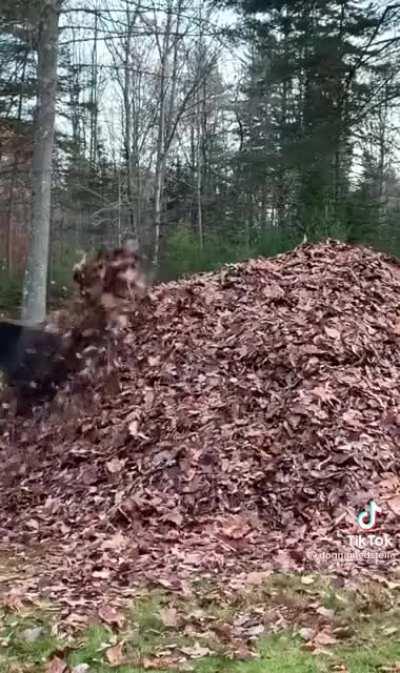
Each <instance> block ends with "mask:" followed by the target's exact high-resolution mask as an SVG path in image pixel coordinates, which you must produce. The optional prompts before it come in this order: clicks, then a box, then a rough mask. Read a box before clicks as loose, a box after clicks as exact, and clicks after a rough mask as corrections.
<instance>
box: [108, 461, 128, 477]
mask: <svg viewBox="0 0 400 673" xmlns="http://www.w3.org/2000/svg"><path fill="white" fill-rule="evenodd" d="M124 464H125V463H124V461H123V460H119V459H118V458H113V459H112V460H109V461H108V463H106V467H107V470H108V471H109V472H110V473H111V474H118V472H121V470H122V469H123V467H124Z"/></svg>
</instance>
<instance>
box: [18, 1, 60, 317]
mask: <svg viewBox="0 0 400 673" xmlns="http://www.w3.org/2000/svg"><path fill="white" fill-rule="evenodd" d="M60 4H61V3H60V0H43V4H42V12H41V17H40V23H39V39H38V65H37V79H38V92H37V107H36V117H35V131H34V148H33V160H32V218H31V231H30V245H29V252H28V260H27V267H26V272H25V282H24V290H23V306H22V318H23V319H24V320H25V321H27V322H32V323H34V322H40V321H42V320H43V319H44V318H45V316H46V299H47V273H48V256H49V242H50V208H51V175H52V158H53V149H54V127H55V113H56V92H57V60H58V22H59V10H60Z"/></svg>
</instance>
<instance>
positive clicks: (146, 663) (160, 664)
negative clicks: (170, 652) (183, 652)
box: [141, 656, 179, 671]
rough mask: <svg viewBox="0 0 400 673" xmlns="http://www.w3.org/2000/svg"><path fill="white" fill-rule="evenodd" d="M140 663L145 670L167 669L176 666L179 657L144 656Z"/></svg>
mask: <svg viewBox="0 0 400 673" xmlns="http://www.w3.org/2000/svg"><path fill="white" fill-rule="evenodd" d="M141 665H142V666H143V668H144V669H145V670H154V671H158V670H168V669H170V668H177V667H178V665H179V657H163V656H160V657H151V658H150V657H144V658H143V659H142V660H141Z"/></svg>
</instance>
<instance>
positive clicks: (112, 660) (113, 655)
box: [105, 640, 125, 666]
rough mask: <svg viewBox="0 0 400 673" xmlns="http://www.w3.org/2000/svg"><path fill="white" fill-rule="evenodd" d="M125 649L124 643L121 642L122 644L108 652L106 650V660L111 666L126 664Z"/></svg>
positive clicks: (109, 649) (110, 648)
mask: <svg viewBox="0 0 400 673" xmlns="http://www.w3.org/2000/svg"><path fill="white" fill-rule="evenodd" d="M123 649H124V641H123V640H121V642H120V643H118V644H117V645H114V647H109V648H108V650H106V653H105V654H106V659H107V661H108V663H109V664H110V665H111V666H121V665H122V664H123V663H124V662H125V655H124V653H123Z"/></svg>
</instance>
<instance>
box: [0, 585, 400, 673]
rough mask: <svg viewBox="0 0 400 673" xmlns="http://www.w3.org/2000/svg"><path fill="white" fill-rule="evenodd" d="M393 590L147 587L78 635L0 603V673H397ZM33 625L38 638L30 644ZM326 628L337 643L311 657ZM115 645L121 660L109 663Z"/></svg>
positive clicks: (399, 619)
mask: <svg viewBox="0 0 400 673" xmlns="http://www.w3.org/2000/svg"><path fill="white" fill-rule="evenodd" d="M389 586H390V585H389ZM398 591H399V590H398V589H397V588H396V586H395V587H394V588H393V587H391V588H388V586H385V585H384V584H382V583H378V582H369V583H364V584H362V585H360V586H359V587H357V588H355V589H352V590H349V589H343V588H340V587H339V588H338V587H337V586H336V584H335V581H334V580H333V579H331V578H328V577H320V576H311V577H309V576H307V577H306V578H301V577H299V576H295V575H283V574H281V575H273V576H271V577H269V578H267V579H266V580H265V581H264V582H262V583H260V584H257V585H256V586H254V585H252V584H249V585H246V584H244V585H243V586H240V587H239V588H236V589H234V590H231V589H227V588H226V587H221V586H218V584H213V583H211V582H207V583H200V582H198V583H194V584H193V585H192V591H191V594H190V595H188V596H185V597H182V596H179V595H176V594H173V593H168V592H167V591H153V590H143V591H142V592H141V594H140V595H138V596H137V598H136V600H135V601H134V602H133V604H131V605H127V606H126V608H125V609H124V611H123V612H122V611H121V610H120V609H118V614H119V615H123V618H124V619H123V624H122V623H121V625H120V627H116V626H115V625H107V624H103V623H102V622H101V619H100V618H99V617H98V616H96V615H94V616H93V617H92V618H91V620H90V624H91V625H90V626H87V627H86V628H85V629H83V630H79V631H73V630H71V628H69V627H68V626H67V625H66V624H65V623H63V621H62V620H61V619H60V617H59V614H60V613H59V611H58V610H57V608H56V607H52V606H50V605H47V604H43V605H38V604H37V605H34V606H32V605H31V606H29V605H27V606H26V607H25V606H24V609H23V610H21V608H20V607H19V608H18V610H17V611H15V609H10V608H7V607H4V608H3V609H2V611H0V671H1V673H45V672H46V671H47V670H48V666H49V663H50V662H51V661H52V660H53V659H54V658H55V657H58V658H59V659H61V660H62V661H64V662H65V663H66V664H67V665H68V669H67V670H68V673H70V672H71V671H72V672H74V671H75V670H77V671H84V670H85V671H87V673H111V671H114V672H115V673H136V672H138V671H143V670H158V671H165V672H167V671H169V672H170V673H171V672H172V671H174V672H175V671H189V670H191V671H194V673H335V672H336V673H389V672H390V671H393V673H394V672H395V671H397V672H398V671H400V663H399V662H400V637H399V636H400V607H399V601H398ZM171 615H172V623H170V621H171ZM166 616H167V617H166ZM252 620H256V621H257V620H258V622H259V621H260V620H261V621H263V622H264V629H265V630H264V634H262V635H261V636H260V635H258V636H254V635H251V633H250V632H247V631H246V627H243V626H240V625H241V624H242V625H243V624H246V623H248V624H250V627H251V625H252V624H253V623H254V621H252ZM238 625H239V626H238ZM35 628H40V633H39V634H38V635H37V637H36V639H34V641H33V642H31V640H30V639H29V634H30V633H31V630H32V629H35ZM235 629H236V630H235ZM241 629H242V631H241ZM325 629H327V630H328V632H329V633H330V634H331V636H332V637H333V638H334V641H333V642H331V643H328V644H325V645H319V651H317V652H315V651H314V648H315V640H314V637H313V638H312V639H311V640H310V633H313V634H318V633H320V632H321V631H324V630H325ZM227 634H229V636H228V637H227ZM120 643H123V647H122V651H123V657H124V659H123V660H121V661H118V659H117V661H112V654H113V649H114V650H115V648H116V649H117V650H118V646H119V644H120ZM110 650H111V654H110ZM196 653H199V654H200V655H203V654H204V653H208V656H199V657H197V656H196ZM110 657H111V660H110ZM113 664H115V665H113ZM81 665H86V668H85V666H84V667H83V668H82V667H81V668H79V667H80V666H81ZM77 667H78V668H77Z"/></svg>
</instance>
